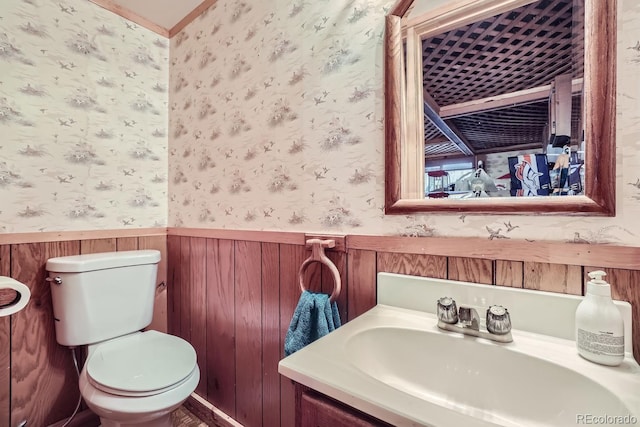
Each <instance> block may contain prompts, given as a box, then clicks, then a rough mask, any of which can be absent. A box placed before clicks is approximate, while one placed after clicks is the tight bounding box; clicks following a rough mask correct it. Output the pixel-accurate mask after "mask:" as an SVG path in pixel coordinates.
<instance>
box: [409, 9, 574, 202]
mask: <svg viewBox="0 0 640 427" xmlns="http://www.w3.org/2000/svg"><path fill="white" fill-rule="evenodd" d="M511 3H519V7H516V8H510V9H509V10H504V11H500V13H497V14H494V15H491V16H482V15H483V14H482V13H478V16H479V17H478V19H474V20H472V21H469V20H468V21H466V22H467V23H462V24H456V25H455V27H454V26H453V24H451V25H448V26H447V25H442V26H440V27H438V26H437V25H436V26H434V25H433V23H431V24H430V25H428V26H423V25H421V23H422V22H423V21H424V16H430V15H433V11H430V10H427V9H429V8H433V7H434V6H433V1H428V0H416V1H414V2H413V4H412V5H411V7H410V8H409V9H408V10H407V12H406V13H405V15H404V17H403V19H402V34H403V42H404V49H403V50H404V62H405V67H406V68H405V71H406V74H405V75H404V76H403V77H404V78H405V80H406V81H405V82H404V83H405V84H404V88H405V90H406V99H407V105H408V108H407V111H406V115H407V117H406V119H407V123H409V124H411V123H412V120H411V108H410V106H411V102H415V103H417V104H418V105H420V104H421V105H422V106H423V108H422V109H419V108H418V109H417V111H418V112H420V110H423V114H422V117H414V120H413V123H415V124H416V127H418V129H416V131H415V134H414V135H412V130H409V131H408V132H407V134H408V135H407V139H408V140H410V139H411V138H412V137H415V138H416V139H417V140H418V141H419V142H420V144H419V145H421V146H423V147H424V151H423V152H424V163H423V165H424V176H423V177H419V178H418V179H419V180H422V179H423V180H424V181H423V182H421V183H419V184H418V188H424V196H425V197H426V198H448V199H467V198H478V197H531V196H536V197H537V196H568V195H583V194H584V186H585V179H584V177H585V165H584V161H585V141H584V134H585V132H584V120H583V110H584V109H583V87H584V85H583V81H584V79H583V74H584V19H583V18H584V0H553V1H551V0H541V1H534V2H530V1H520V2H511ZM420 63H421V64H420ZM415 65H418V66H417V67H416V69H417V71H414V70H412V66H415ZM420 65H421V66H420ZM416 94H417V95H416ZM422 142H423V145H422ZM419 153H422V150H420V151H419V152H418V153H416V155H420V154H419ZM420 161H422V159H420ZM418 164H420V162H418ZM419 167H420V166H417V168H419Z"/></svg>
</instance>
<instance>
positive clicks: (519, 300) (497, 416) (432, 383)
mask: <svg viewBox="0 0 640 427" xmlns="http://www.w3.org/2000/svg"><path fill="white" fill-rule="evenodd" d="M393 279H394V282H393V287H392V289H393V292H390V291H389V289H386V290H384V289H383V290H381V289H380V282H381V281H380V280H379V282H378V283H379V287H378V303H379V304H378V305H377V306H376V307H374V308H373V309H371V310H369V311H368V312H367V313H365V314H363V315H361V316H359V317H358V318H356V319H354V320H352V321H350V322H348V323H346V324H345V325H343V326H342V327H341V328H339V329H337V330H336V331H334V332H332V333H330V334H329V335H327V336H326V337H324V338H322V339H320V340H318V341H316V342H315V343H313V344H311V345H309V346H307V347H305V348H304V349H302V350H300V351H298V352H296V353H294V354H293V355H291V356H289V357H287V358H285V359H283V360H282V361H281V362H280V365H279V372H280V373H281V374H283V375H285V376H287V377H289V378H291V379H293V380H295V381H297V382H299V383H301V384H304V385H306V386H308V387H311V388H313V389H316V390H318V391H320V392H322V393H324V394H326V395H328V396H330V397H333V398H335V399H337V400H340V401H342V402H344V403H346V404H348V405H351V406H353V407H355V408H357V409H360V410H362V411H363V412H366V413H369V414H371V415H373V416H375V417H378V418H380V419H382V420H384V421H386V422H388V423H390V424H392V425H396V426H435V427H480V426H482V427H486V426H526V427H543V426H544V427H556V426H557V427H560V426H561V427H567V426H575V425H589V424H592V425H595V424H597V425H599V426H603V425H604V426H606V425H621V424H624V423H625V422H626V423H627V424H631V425H633V424H634V421H635V423H637V424H638V425H640V366H639V365H638V363H637V362H636V361H635V360H634V359H633V357H632V355H631V353H630V352H627V353H626V357H625V360H624V362H623V363H622V365H620V366H618V367H608V366H602V365H597V364H595V363H592V362H589V361H587V360H585V359H583V358H581V357H580V356H578V354H577V352H576V348H575V341H573V340H571V339H567V338H566V335H567V334H569V333H570V332H569V331H570V330H571V328H572V327H573V325H568V326H567V323H570V322H571V320H570V319H573V314H572V313H571V311H572V310H573V312H575V306H576V305H577V303H578V302H579V298H578V299H577V300H576V298H575V297H568V296H564V295H547V294H546V293H540V292H537V293H536V294H535V295H532V296H531V297H529V296H528V295H529V294H527V293H526V292H525V293H523V292H522V291H513V290H508V289H504V290H503V289H496V288H497V287H485V286H463V285H464V284H460V282H449V281H432V282H429V286H424V284H423V283H418V284H419V285H420V286H418V289H419V290H418V291H417V292H418V293H420V292H425V291H424V290H425V289H428V291H427V292H433V293H434V295H439V296H443V295H446V294H450V295H451V296H453V297H455V298H457V299H458V300H459V301H461V302H466V301H471V302H474V303H478V302H480V303H482V304H485V302H486V300H489V301H490V302H491V303H500V302H502V301H507V302H508V307H509V309H510V310H509V311H510V312H511V317H512V321H513V324H514V329H513V330H512V335H513V342H511V343H506V344H502V343H496V342H493V341H488V340H485V339H482V338H475V337H470V336H464V335H461V334H459V333H455V332H447V331H442V330H440V329H438V327H437V320H436V316H435V315H434V314H433V313H430V312H428V309H427V308H425V309H424V310H425V311H427V312H425V311H420V310H419V309H418V310H416V309H407V308H403V307H398V306H389V305H384V304H382V303H381V299H382V301H385V302H386V301H390V300H392V299H393V300H394V302H395V301H396V300H402V299H403V298H404V299H405V302H406V304H414V305H415V304H417V303H416V301H418V302H419V301H427V304H426V305H425V307H433V309H435V301H436V298H435V297H434V295H427V296H425V295H424V294H423V295H419V297H416V295H417V294H416V293H414V292H413V291H411V290H410V289H409V288H410V287H411V286H413V285H412V284H410V286H409V287H408V288H403V287H402V286H400V285H399V284H398V282H397V281H396V279H397V278H395V277H394V278H393ZM413 281H415V282H419V281H416V280H413ZM438 286H444V287H443V288H441V289H435V290H434V288H437V287H438ZM451 286H453V287H454V288H455V287H456V286H462V287H461V288H460V289H457V290H456V289H454V288H451ZM401 289H402V291H401ZM487 290H488V292H489V293H487ZM445 291H446V292H445ZM399 293H406V298H405V297H400V296H398V294H399ZM478 293H480V294H481V295H480V294H478ZM387 294H389V295H393V298H391V297H387V296H385V295H387ZM536 298H538V300H536ZM536 301H537V302H536ZM401 303H402V302H401ZM402 304H404V303H402ZM537 304H539V305H540V306H539V307H538V306H537ZM396 305H400V303H399V304H396ZM477 305H478V306H479V305H480V304H477ZM623 305H624V304H623ZM405 307H406V305H405ZM512 307H513V308H514V310H513V311H512V310H511V308H512ZM541 307H546V310H547V312H546V313H545V312H544V311H540V310H542V308H541ZM527 310H529V312H530V313H531V315H529V314H528V313H529V312H528V311H527ZM554 310H556V311H560V312H562V311H565V312H567V313H564V314H563V313H551V312H552V311H554ZM621 310H626V316H627V318H626V320H628V322H629V323H631V319H630V307H627V306H626V305H625V306H624V307H622V308H621ZM540 313H544V314H545V315H543V316H539V314H540ZM545 319H546V320H545ZM556 323H557V324H558V325H560V326H558V327H556V326H555V324H556ZM518 324H520V325H521V327H522V328H523V329H526V330H519V329H517V328H516V326H517V325H518ZM536 328H537V329H538V330H542V331H545V334H542V333H538V332H533V331H536ZM555 330H558V332H557V334H556V335H555V336H553V331H555ZM547 331H552V333H551V335H549V334H548V333H546V332H547ZM628 337H629V338H630V329H629V335H628ZM627 344H630V343H627ZM629 348H630V345H628V346H627V349H629Z"/></svg>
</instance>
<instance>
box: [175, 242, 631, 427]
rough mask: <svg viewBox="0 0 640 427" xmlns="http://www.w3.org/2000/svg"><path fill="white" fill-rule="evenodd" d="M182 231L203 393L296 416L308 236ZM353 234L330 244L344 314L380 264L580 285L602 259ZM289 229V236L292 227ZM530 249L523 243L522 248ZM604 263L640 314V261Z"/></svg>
mask: <svg viewBox="0 0 640 427" xmlns="http://www.w3.org/2000/svg"><path fill="white" fill-rule="evenodd" d="M177 232H179V231H174V232H173V233H172V231H171V230H170V235H169V236H168V259H169V270H168V277H169V282H168V286H169V294H168V298H169V301H168V307H169V313H168V318H169V330H170V331H171V332H172V333H175V334H177V335H179V336H182V337H184V338H185V339H187V340H189V341H191V343H192V344H193V345H194V347H195V348H196V351H197V353H198V363H199V365H200V368H201V371H202V377H201V381H200V384H199V386H198V389H197V393H198V394H199V395H200V396H201V397H203V398H204V399H206V400H207V401H208V402H209V403H211V404H212V405H213V406H215V407H217V408H218V409H220V410H222V411H223V412H225V413H226V414H227V415H229V416H231V417H232V418H234V419H235V420H237V421H238V422H239V423H241V424H243V425H245V426H247V427H254V426H264V427H273V426H283V427H289V426H293V425H294V421H295V417H294V415H295V414H294V404H295V390H294V386H293V384H292V382H291V381H290V380H289V379H287V378H285V377H279V375H278V374H277V364H278V361H279V360H280V359H281V358H282V357H284V354H283V347H284V337H285V334H286V331H287V328H288V326H289V322H290V320H291V317H292V315H293V312H294V310H295V307H296V304H297V301H298V298H299V296H300V289H299V287H298V279H297V274H298V269H299V267H300V265H301V264H302V262H303V261H304V259H305V258H306V257H307V256H308V255H309V254H310V251H308V250H306V249H305V247H304V245H303V244H302V243H303V242H304V239H303V238H301V239H298V240H297V241H299V242H300V244H290V243H275V242H274V240H275V241H277V238H274V236H273V235H269V237H268V240H269V241H265V242H261V241H260V235H261V234H260V232H255V233H251V232H237V233H235V235H234V233H230V232H229V231H226V230H225V231H223V232H221V233H220V235H221V236H223V237H230V238H221V239H218V238H215V237H212V235H215V232H212V231H207V232H206V233H205V234H204V235H205V236H206V237H199V233H198V232H194V231H188V232H187V234H190V235H186V236H180V235H176V233H177ZM301 237H303V236H301ZM349 238H350V236H347V245H346V252H340V251H335V250H329V251H328V252H327V253H328V256H329V257H330V258H331V259H332V260H333V261H334V263H335V264H336V266H337V267H338V269H339V271H340V274H341V277H342V279H343V291H342V293H341V295H340V298H339V299H338V307H339V310H340V315H341V318H342V320H343V322H344V321H348V320H350V319H353V318H354V317H356V316H358V315H360V314H362V313H363V312H365V311H366V310H368V309H370V308H371V307H373V306H374V305H375V303H376V291H375V289H376V274H377V273H378V272H382V271H384V272H392V273H401V274H411V275H417V276H429V277H438V278H444V279H452V280H462V281H473V282H477V283H484V284H487V285H498V286H510V287H515V288H522V289H534V290H536V289H537V290H545V291H552V292H562V293H571V294H579V295H580V294H582V289H583V286H584V282H585V275H586V272H587V271H591V270H592V269H593V268H595V267H593V266H592V265H566V264H554V263H551V262H540V261H545V259H544V258H543V257H542V256H540V254H538V255H537V256H536V258H534V259H535V261H529V260H527V259H522V260H517V259H514V258H516V256H515V255H514V253H513V252H511V250H512V249H513V248H512V243H510V244H509V245H508V246H507V250H505V251H504V259H502V258H501V257H500V254H501V251H499V250H497V249H495V248H494V249H492V250H491V255H490V256H486V257H482V256H466V255H468V254H467V253H466V252H465V251H467V250H468V249H466V246H460V250H459V252H460V254H461V255H463V256H454V255H455V252H456V251H455V249H452V248H449V249H448V252H449V253H447V254H446V255H434V254H432V253H421V252H424V251H425V249H424V244H423V242H424V241H425V240H424V239H423V240H420V239H418V240H420V241H419V242H418V241H417V240H416V239H412V238H405V240H404V242H403V241H402V239H399V238H392V239H393V242H394V244H393V245H385V244H384V242H383V241H384V239H385V238H379V239H380V240H381V241H382V243H380V242H378V244H376V245H371V248H370V249H367V248H366V245H364V244H362V242H359V243H358V244H357V246H358V248H357V249H356V248H353V247H350V246H349ZM282 239H283V241H287V242H289V241H292V239H291V236H290V235H289V234H286V233H283V236H282ZM403 247H404V248H405V250H406V252H402V248H403ZM385 248H388V249H387V250H385ZM580 251H584V252H588V254H587V255H586V256H584V257H583V258H582V259H583V261H584V262H585V263H587V264H594V265H595V263H591V262H590V261H593V260H594V259H602V258H603V257H601V256H600V254H599V253H598V250H593V247H592V248H584V249H580ZM605 251H606V250H605ZM622 251H623V252H624V253H626V252H629V251H628V249H627V248H625V249H622ZM432 252H437V250H433V251H432ZM607 252H608V251H607ZM614 252H615V249H614ZM632 252H633V251H632ZM528 253H529V252H528V251H520V254H521V256H522V257H523V258H526V257H527V256H528ZM581 253H582V252H581ZM629 255H631V252H629ZM635 255H638V254H637V253H636V254H635ZM549 261H550V260H549ZM616 262H617V263H618V265H619V263H620V259H619V258H618V261H616ZM312 266H313V264H312ZM598 268H600V267H598ZM605 270H606V271H607V272H608V273H609V274H610V276H609V278H610V279H611V283H612V285H613V289H614V291H613V292H614V296H615V297H616V298H618V299H622V300H627V301H630V302H631V303H632V304H633V307H634V319H636V321H637V319H640V288H639V287H638V281H639V280H640V271H634V270H625V269H620V268H609V267H607V268H605ZM307 271H308V272H309V274H308V275H307V276H306V283H308V284H309V287H310V288H311V290H315V291H322V292H325V293H330V292H331V290H332V286H333V282H332V280H331V278H330V276H329V274H328V272H325V271H324V267H323V269H320V268H315V269H314V268H313V267H311V268H309V269H307ZM634 334H635V335H634V339H635V346H634V347H635V348H634V354H635V357H636V359H637V360H640V328H635V331H634Z"/></svg>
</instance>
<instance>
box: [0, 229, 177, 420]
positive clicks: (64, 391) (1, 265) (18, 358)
mask: <svg viewBox="0 0 640 427" xmlns="http://www.w3.org/2000/svg"><path fill="white" fill-rule="evenodd" d="M103 233H104V232H102V231H101V232H96V233H95V235H97V236H100V237H102V236H103ZM140 234H141V235H140V236H132V235H131V233H130V232H129V231H123V232H122V233H119V232H118V231H117V230H115V231H113V233H112V235H114V236H118V235H122V236H124V237H109V238H95V239H91V238H90V237H91V235H92V233H91V232H83V233H82V237H83V238H82V239H78V233H57V235H58V236H59V237H58V238H59V239H60V240H59V241H51V237H52V236H48V237H46V239H47V240H48V241H44V242H43V241H38V240H37V239H38V238H41V237H42V236H41V235H40V234H35V233H34V234H32V235H31V237H30V239H29V236H27V235H20V236H18V237H17V239H16V240H17V241H18V242H20V243H15V244H12V243H10V242H11V238H10V236H8V235H5V236H3V243H4V242H7V244H2V245H0V275H3V276H10V277H13V278H14V279H16V280H18V281H20V282H23V283H25V284H26V285H27V286H28V287H29V288H30V290H31V301H30V302H29V304H28V305H27V306H26V307H25V309H24V310H22V311H20V312H18V313H16V314H14V315H12V316H9V317H5V318H0V426H15V425H18V423H19V422H21V421H22V420H27V421H28V425H29V426H47V425H50V424H53V423H55V422H57V421H60V420H62V419H64V418H66V417H68V416H70V415H71V413H72V412H73V409H74V408H75V405H76V402H77V399H78V394H79V391H78V380H77V375H76V373H75V369H74V367H73V362H72V359H71V354H70V351H69V350H68V349H67V348H65V347H63V346H60V345H58V343H57V342H56V338H55V330H54V325H53V314H52V304H51V293H50V290H49V284H48V283H47V282H45V280H44V279H45V277H46V271H45V265H46V261H47V259H49V258H51V257H56V256H66V255H78V254H84V253H94V252H108V251H116V250H118V251H120V250H132V249H151V248H152V249H158V250H160V251H161V253H162V261H161V264H160V266H159V270H158V271H159V273H158V284H159V286H158V292H157V294H156V307H155V311H154V319H153V323H152V325H151V326H150V327H153V328H157V329H159V330H162V331H166V330H167V320H166V292H165V291H164V289H165V286H164V284H165V283H166V262H167V260H166V235H165V234H164V233H161V234H156V231H153V232H150V233H149V234H145V231H144V230H141V231H140ZM29 240H31V241H29Z"/></svg>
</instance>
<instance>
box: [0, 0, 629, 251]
mask: <svg viewBox="0 0 640 427" xmlns="http://www.w3.org/2000/svg"><path fill="white" fill-rule="evenodd" d="M391 4H392V2H391V1H382V0H371V1H363V0H355V1H349V2H335V1H329V0H320V1H317V2H306V1H302V0H299V1H295V2H284V1H271V2H258V1H243V2H238V1H231V0H228V1H227V0H219V1H218V2H217V3H216V4H215V5H214V6H213V7H212V8H210V9H209V10H208V11H207V12H206V13H205V14H204V15H203V16H202V17H200V18H198V19H196V21H194V22H193V23H192V24H191V25H189V26H188V27H187V28H186V29H185V30H184V31H183V32H182V33H180V34H178V35H177V36H176V37H174V38H173V39H172V40H171V60H170V64H169V63H168V60H167V56H168V54H169V47H168V46H167V44H168V41H167V40H165V39H162V38H161V37H159V36H157V35H155V34H153V33H151V32H149V31H147V30H145V29H143V28H140V27H139V26H137V25H135V24H132V23H130V22H128V21H125V20H123V19H122V18H120V17H118V16H116V15H113V14H111V13H109V12H106V11H104V10H102V9H100V8H99V7H97V6H95V5H93V4H91V3H89V2H84V1H77V0H74V1H65V2H57V1H48V0H3V1H2V6H0V18H1V19H0V130H1V131H2V139H1V143H0V198H2V201H3V202H2V206H1V207H0V232H29V231H38V230H41V231H49V230H78V229H104V228H122V227H150V226H163V225H166V224H167V200H168V209H169V214H168V215H169V222H168V224H169V225H172V226H185V227H209V228H237V229H252V230H304V231H315V232H339V233H360V234H385V235H386V234H403V235H437V236H484V237H487V238H516V239H545V240H560V241H576V242H591V243H607V242H609V243H618V244H625V245H635V244H636V243H635V242H636V236H638V235H640V224H639V223H638V222H637V221H635V218H636V217H637V216H638V214H639V213H640V212H639V211H640V172H638V170H639V166H640V150H638V148H640V147H639V143H638V139H639V137H640V117H639V116H640V105H639V100H638V97H639V92H640V91H639V87H638V82H637V79H635V75H636V74H637V72H638V69H639V68H640V48H638V47H637V46H638V42H640V25H638V24H639V23H640V4H636V2H633V1H631V0H625V1H619V8H620V10H619V30H618V36H619V41H618V56H619V59H618V130H617V132H618V136H617V147H618V153H617V154H618V173H617V174H618V178H617V187H618V208H617V211H618V214H617V216H616V217H615V218H580V217H577V218H572V217H541V216H484V215H482V216H477V215H451V214H443V215H418V216H406V217H405V216H384V215H383V200H384V172H383V166H384V141H383V127H384V121H383V93H382V83H383V73H382V65H383V57H382V41H383V28H384V15H385V13H386V11H387V10H388V8H389V7H390V6H391ZM168 69H170V71H171V78H170V83H169V90H168V92H169V93H167V71H168ZM168 97H170V99H171V101H170V103H169V102H168ZM167 115H168V116H169V117H170V121H171V124H170V126H168V125H167V120H168V119H167ZM167 139H168V140H169V143H168V144H169V148H167ZM623 159H624V160H623ZM167 181H168V182H167ZM167 186H169V192H168V194H167Z"/></svg>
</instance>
